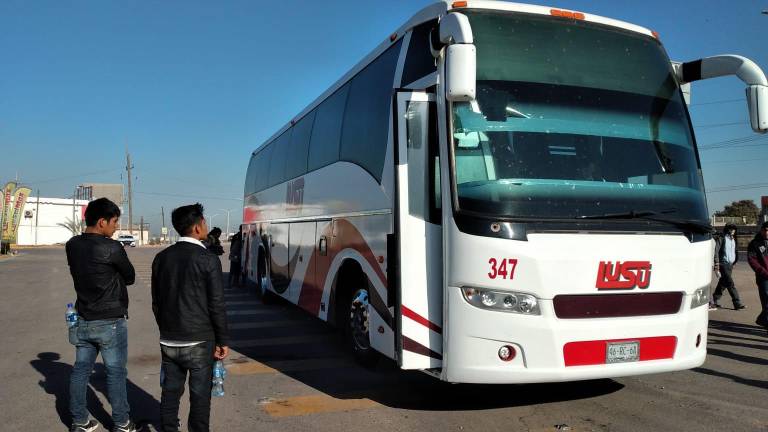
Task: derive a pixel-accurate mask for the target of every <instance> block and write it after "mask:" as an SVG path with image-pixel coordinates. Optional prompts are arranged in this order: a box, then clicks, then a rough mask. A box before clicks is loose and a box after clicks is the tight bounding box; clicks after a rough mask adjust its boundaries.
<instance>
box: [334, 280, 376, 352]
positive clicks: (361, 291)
mask: <svg viewBox="0 0 768 432" xmlns="http://www.w3.org/2000/svg"><path fill="white" fill-rule="evenodd" d="M349 292H350V295H348V296H346V301H345V307H344V309H343V310H344V311H345V312H346V313H345V316H346V320H345V325H344V336H345V339H346V342H347V345H348V346H349V347H350V349H351V350H352V354H353V355H354V357H355V360H357V362H358V363H360V364H361V365H363V366H366V367H372V366H374V365H375V364H376V363H377V362H378V360H379V354H378V353H377V352H376V350H374V349H373V347H371V338H370V335H369V331H368V330H369V328H370V326H369V321H368V317H369V313H368V311H369V307H370V306H369V304H368V288H367V287H365V288H357V289H353V290H351V291H349Z"/></svg>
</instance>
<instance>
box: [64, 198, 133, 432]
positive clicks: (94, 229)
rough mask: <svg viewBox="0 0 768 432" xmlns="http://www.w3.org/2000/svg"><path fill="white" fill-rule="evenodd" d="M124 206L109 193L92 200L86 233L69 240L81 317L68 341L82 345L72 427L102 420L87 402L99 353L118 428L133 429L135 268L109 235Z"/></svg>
mask: <svg viewBox="0 0 768 432" xmlns="http://www.w3.org/2000/svg"><path fill="white" fill-rule="evenodd" d="M119 217H120V208H119V207H117V205H115V203H113V202H112V201H110V200H108V199H106V198H99V199H97V200H94V201H91V202H90V203H89V204H88V207H87V208H86V209H85V224H86V227H87V228H86V229H85V233H83V234H81V235H78V236H75V237H72V238H71V239H70V240H69V241H68V242H67V246H66V251H67V263H68V264H69V272H70V273H71V274H72V280H73V281H74V285H75V291H77V303H76V308H77V313H78V320H77V324H76V325H75V326H74V327H70V329H69V341H70V343H72V344H73V345H75V347H76V348H77V351H76V356H75V365H74V367H73V368H72V373H71V374H70V377H69V380H70V381H69V409H70V412H71V413H72V426H71V428H70V431H73V432H90V431H93V430H96V429H97V428H98V427H99V424H98V423H96V421H95V420H89V419H88V417H89V414H88V408H87V407H86V391H87V388H88V378H89V377H90V376H91V372H92V371H93V364H94V363H95V361H96V356H97V355H98V354H99V352H101V358H102V360H103V361H104V366H105V367H106V370H107V393H108V395H109V402H110V404H112V420H113V421H114V423H115V425H114V427H113V429H112V430H113V431H116V432H134V431H136V430H137V429H136V426H135V425H134V424H133V422H131V421H130V418H129V406H128V395H127V392H126V388H125V380H126V378H127V376H128V370H127V369H126V363H127V360H128V327H127V325H126V319H127V318H128V290H127V289H126V286H127V285H131V284H133V282H134V279H135V272H134V270H133V266H132V265H131V262H130V261H128V256H127V255H126V253H125V250H124V249H123V246H122V245H120V243H118V242H117V241H115V240H112V239H111V238H110V237H112V235H113V234H114V233H115V230H116V229H117V223H118V218H119Z"/></svg>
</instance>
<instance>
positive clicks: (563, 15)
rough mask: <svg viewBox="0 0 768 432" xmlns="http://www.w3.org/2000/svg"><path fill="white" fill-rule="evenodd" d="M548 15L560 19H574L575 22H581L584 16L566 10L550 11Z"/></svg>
mask: <svg viewBox="0 0 768 432" xmlns="http://www.w3.org/2000/svg"><path fill="white" fill-rule="evenodd" d="M549 14H550V15H552V16H556V17H561V18H570V19H576V20H583V19H584V14H583V13H581V12H571V11H567V10H562V9H550V10H549Z"/></svg>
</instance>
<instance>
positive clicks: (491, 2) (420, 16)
mask: <svg viewBox="0 0 768 432" xmlns="http://www.w3.org/2000/svg"><path fill="white" fill-rule="evenodd" d="M462 9H487V10H498V11H508V12H522V13H529V14H537V15H551V16H561V17H562V16H566V17H574V15H575V14H576V15H578V19H580V20H583V21H588V22H594V23H598V24H603V25H607V26H611V27H618V28H621V29H624V30H629V31H632V32H636V33H641V34H643V35H646V36H650V37H653V38H657V35H656V34H655V33H654V32H652V31H651V30H648V29H647V28H645V27H641V26H638V25H635V24H630V23H627V22H624V21H620V20H615V19H612V18H605V17H602V16H599V15H593V14H587V13H582V12H577V11H570V10H563V9H557V8H552V7H549V6H538V5H532V4H526V3H512V2H505V1H497V0H468V1H453V0H440V1H438V2H436V3H434V4H431V5H429V6H427V7H425V8H423V9H422V10H420V11H419V12H417V13H416V14H415V15H414V16H412V17H411V19H409V20H408V21H407V22H406V23H405V24H403V25H402V26H400V28H398V29H397V30H396V31H395V32H394V33H392V35H391V36H389V37H387V38H386V39H385V40H384V41H383V42H381V43H380V44H379V45H378V46H377V47H376V48H375V49H374V50H373V51H371V52H370V53H369V54H368V55H367V56H365V57H364V58H363V59H362V60H360V61H359V62H358V63H357V64H356V65H355V66H354V67H353V68H352V69H350V70H349V71H348V72H347V73H345V74H344V75H343V76H342V77H341V78H339V79H338V80H337V81H336V82H335V83H333V85H332V86H330V87H329V88H328V89H327V90H326V91H324V92H323V93H322V94H321V95H320V96H318V97H317V98H316V99H315V100H314V101H312V103H311V104H309V105H308V106H307V107H306V108H304V109H303V110H302V111H301V112H300V113H299V114H298V115H296V116H295V117H293V118H292V119H291V121H289V122H288V123H287V124H285V125H284V126H283V127H282V128H280V130H278V131H277V132H276V133H275V134H274V135H272V136H271V137H269V139H267V140H266V141H264V142H263V143H261V144H260V145H259V146H258V147H257V148H256V149H255V150H254V151H253V154H255V153H257V152H258V151H259V150H261V149H262V148H264V147H265V144H267V143H270V142H272V141H273V140H274V139H275V138H277V137H279V136H280V135H282V134H283V132H285V131H286V130H287V129H288V128H290V127H291V126H293V125H294V124H295V123H296V122H298V121H299V120H301V118H302V117H304V116H305V115H307V113H309V112H310V111H312V110H313V109H315V107H317V106H318V105H320V103H321V102H323V101H324V100H325V99H326V98H328V96H330V95H332V94H333V93H334V92H335V91H336V90H338V89H339V88H340V87H341V86H343V85H344V84H346V83H347V82H348V81H349V80H351V79H352V78H353V77H354V76H355V75H357V73H358V72H360V71H361V70H363V69H364V68H365V67H366V66H368V64H369V63H371V62H372V61H373V60H375V59H376V58H377V57H378V56H379V55H381V53H383V52H384V51H385V50H386V49H387V48H389V47H390V46H391V45H392V44H394V43H395V42H397V41H398V40H400V39H402V37H403V36H404V35H405V34H406V33H407V32H408V31H409V30H410V29H412V28H413V27H415V26H417V25H419V24H421V23H424V22H427V21H430V20H433V19H436V18H439V17H441V16H443V15H445V14H446V13H448V12H451V11H457V12H458V11H461V10H462Z"/></svg>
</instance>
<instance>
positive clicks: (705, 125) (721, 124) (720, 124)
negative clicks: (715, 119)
mask: <svg viewBox="0 0 768 432" xmlns="http://www.w3.org/2000/svg"><path fill="white" fill-rule="evenodd" d="M745 124H747V122H744V121H740V122H733V123H714V124H704V125H693V128H694V129H710V128H718V127H723V126H737V125H745Z"/></svg>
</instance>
